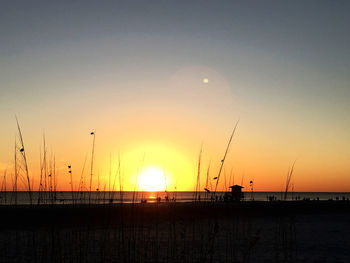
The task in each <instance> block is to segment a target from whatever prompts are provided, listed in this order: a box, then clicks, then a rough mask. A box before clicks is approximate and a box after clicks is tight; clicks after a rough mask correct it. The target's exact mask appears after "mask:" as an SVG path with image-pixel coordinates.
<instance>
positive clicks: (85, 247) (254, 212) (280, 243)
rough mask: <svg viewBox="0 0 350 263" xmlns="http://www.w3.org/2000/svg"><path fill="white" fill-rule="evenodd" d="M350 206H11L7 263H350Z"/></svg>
mask: <svg viewBox="0 0 350 263" xmlns="http://www.w3.org/2000/svg"><path fill="white" fill-rule="evenodd" d="M349 207H350V204H349V202H348V201H338V202H335V201H333V202H332V201H319V202H313V201H308V202H302V201H301V202H249V203H238V204H232V203H231V204H227V203H215V202H211V203H210V202H208V203H206V202H202V203H154V204H115V205H110V206H101V205H100V206H92V205H86V206H82V205H80V206H69V205H61V206H59V205H54V206H52V205H51V206H50V205H47V206H46V205H43V206H35V207H31V206H3V207H0V211H1V218H0V221H1V232H0V233H1V234H0V251H1V256H0V261H1V262H349V261H350V252H349V250H348V245H349V244H350V227H349V223H348V222H350V209H349Z"/></svg>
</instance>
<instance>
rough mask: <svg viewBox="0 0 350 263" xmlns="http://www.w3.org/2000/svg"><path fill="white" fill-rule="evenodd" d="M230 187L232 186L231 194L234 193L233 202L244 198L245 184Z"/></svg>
mask: <svg viewBox="0 0 350 263" xmlns="http://www.w3.org/2000/svg"><path fill="white" fill-rule="evenodd" d="M229 188H231V194H232V201H233V202H239V201H241V199H243V198H244V193H242V188H244V187H243V186H240V185H237V184H235V185H232V186H230V187H229Z"/></svg>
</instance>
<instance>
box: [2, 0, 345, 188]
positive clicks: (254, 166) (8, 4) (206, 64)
mask: <svg viewBox="0 0 350 263" xmlns="http://www.w3.org/2000/svg"><path fill="white" fill-rule="evenodd" d="M349 13H350V2H349V1H2V2H1V8H0V39H1V41H0V121H1V124H2V136H1V139H0V145H1V148H2V149H1V152H0V163H1V167H0V169H1V168H4V167H5V166H6V167H7V166H9V165H10V163H11V158H12V157H11V156H12V153H11V152H10V151H11V150H12V148H13V138H14V135H15V132H16V130H15V122H14V115H15V114H17V116H18V117H19V119H20V121H21V124H22V127H23V129H24V132H25V135H27V138H28V144H29V145H30V146H31V147H32V148H35V149H36V150H33V155H34V156H35V155H36V154H37V152H36V151H37V149H38V148H39V145H40V139H41V134H42V132H43V130H45V132H46V134H47V135H48V136H49V137H50V136H51V137H50V139H51V145H52V148H54V149H55V150H56V151H57V152H58V154H61V158H62V160H61V161H62V163H65V162H68V160H65V159H74V158H76V157H73V156H74V155H78V153H79V155H81V158H83V157H84V154H85V151H88V150H87V149H88V143H86V142H77V140H78V139H79V138H80V137H81V134H83V133H84V132H85V131H89V130H91V129H95V128H96V129H97V130H100V131H101V133H100V134H101V137H103V139H101V140H100V149H101V153H100V166H101V167H103V160H104V159H106V156H108V155H109V151H113V152H117V151H118V150H120V149H124V151H128V150H126V149H127V148H128V147H131V146H130V145H134V144H137V143H140V144H142V143H143V142H144V140H146V141H147V142H149V141H152V142H155V141H157V140H158V139H159V141H158V142H156V143H159V144H162V145H164V144H166V143H165V142H172V143H174V144H176V145H183V147H185V146H186V145H188V147H189V146H191V147H192V148H193V150H191V151H190V153H188V154H189V155H191V154H192V153H196V154H197V152H198V149H199V145H200V143H201V141H204V144H207V145H208V148H207V152H210V153H211V155H215V156H216V155H219V154H221V152H220V151H222V150H223V149H224V147H225V141H226V139H227V136H228V134H229V133H230V130H231V129H232V126H233V125H234V122H235V121H236V120H237V119H238V118H240V120H241V123H240V133H239V134H238V135H237V136H238V137H237V146H236V149H237V150H236V152H233V156H232V162H233V163H234V164H235V167H236V169H237V171H238V172H237V173H239V174H242V173H243V172H244V173H247V174H248V175H247V177H249V176H250V177H251V178H253V177H254V178H258V179H259V180H260V181H261V182H263V181H264V182H266V181H269V180H267V179H269V178H270V176H271V180H274V181H275V182H276V183H261V189H262V190H264V189H274V190H279V189H278V187H279V186H280V184H281V180H282V179H281V180H277V179H276V178H279V177H278V176H279V175H281V178H284V175H285V171H286V170H287V169H288V165H290V163H292V162H293V161H294V160H295V159H300V161H299V162H300V164H299V168H300V170H299V174H300V178H299V179H298V180H299V182H300V183H299V187H300V188H299V189H300V190H327V189H328V188H327V187H329V189H330V190H342V191H345V190H346V189H347V190H349V187H350V178H349V174H350V166H349V165H348V164H347V163H348V161H349V159H350V117H349V113H350V103H349V99H350V87H349V83H350V49H349V47H350V16H349ZM205 77H207V78H208V79H209V84H210V85H203V83H201V80H202V79H203V78H205ZM138 131H140V132H138ZM128 134H131V135H132V137H131V135H130V137H128ZM165 134H166V135H165ZM198 134H200V136H198ZM115 138H122V139H120V140H121V141H123V143H121V142H117V139H115ZM88 139H89V138H87V139H86V141H88ZM63 141H65V142H68V144H69V145H73V146H72V147H73V148H74V150H70V152H73V153H72V155H71V156H70V155H69V154H68V153H67V150H65V149H63V143H62V142H63ZM111 141H113V142H111ZM135 141H136V142H135ZM219 146H220V147H219ZM181 147H182V146H181ZM110 148H112V149H110ZM78 149H79V150H78ZM81 149H83V150H81ZM80 150H81V152H82V153H80ZM103 150H104V151H103ZM150 151H151V150H150ZM103 152H105V153H106V156H104V155H103ZM151 155H152V154H151ZM184 155H185V154H184ZM208 155H209V154H208ZM62 156H63V157H62ZM191 158H192V157H191ZM193 158H194V159H193V160H195V158H196V157H195V156H194V157H193ZM210 158H212V157H208V159H210ZM217 158H218V159H219V158H220V156H218V157H217ZM235 158H236V159H235ZM33 159H34V157H33ZM153 161H154V160H153ZM33 162H34V161H33ZM76 162H77V163H78V162H81V160H80V159H78V160H76ZM191 162H192V159H191ZM62 165H63V164H62ZM33 166H35V165H34V164H33ZM271 167H278V169H277V168H276V169H274V168H271ZM100 169H101V171H104V168H100ZM191 172H192V171H191ZM278 174H279V175H278ZM315 178H317V179H320V180H318V181H321V182H322V183H320V182H319V183H316V185H314V183H315V182H314V181H315ZM283 180H284V179H283ZM344 182H345V183H344ZM269 185H273V186H271V187H269ZM297 185H298V183H297V182H296V186H297ZM302 185H305V187H304V188H303V187H302Z"/></svg>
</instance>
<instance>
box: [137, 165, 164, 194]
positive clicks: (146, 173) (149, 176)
mask: <svg viewBox="0 0 350 263" xmlns="http://www.w3.org/2000/svg"><path fill="white" fill-rule="evenodd" d="M165 177H166V175H165V173H164V172H163V170H162V169H160V168H157V167H148V168H145V169H143V170H142V172H141V176H140V190H142V191H150V192H153V191H165V190H166V181H165Z"/></svg>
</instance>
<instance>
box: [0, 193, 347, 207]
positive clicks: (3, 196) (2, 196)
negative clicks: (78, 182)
mask: <svg viewBox="0 0 350 263" xmlns="http://www.w3.org/2000/svg"><path fill="white" fill-rule="evenodd" d="M225 194H229V193H227V192H217V193H216V195H214V194H213V193H206V192H197V193H196V192H181V191H176V192H169V191H168V192H164V191H163V192H128V191H124V192H120V191H118V192H117V191H115V192H108V191H94V192H69V191H56V192H36V191H33V192H19V191H18V192H0V205H28V204H37V205H45V204H111V203H142V202H143V203H146V202H147V203H155V202H203V201H213V200H215V201H223V200H224V197H225ZM349 199H350V193H349V192H347V193H340V192H288V193H287V194H286V193H285V192H243V198H242V201H244V202H249V201H278V200H285V201H292V200H306V201H307V200H335V201H337V200H349Z"/></svg>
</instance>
